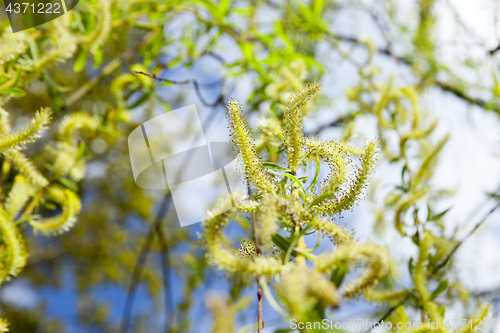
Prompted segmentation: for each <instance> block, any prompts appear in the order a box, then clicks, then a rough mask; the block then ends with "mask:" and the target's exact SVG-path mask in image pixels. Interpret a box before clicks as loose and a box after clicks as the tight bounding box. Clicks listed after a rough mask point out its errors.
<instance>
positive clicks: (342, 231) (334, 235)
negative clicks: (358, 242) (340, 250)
mask: <svg viewBox="0 0 500 333" xmlns="http://www.w3.org/2000/svg"><path fill="white" fill-rule="evenodd" d="M314 222H316V223H317V225H316V227H317V229H318V230H321V231H322V232H323V233H324V234H326V235H327V236H328V237H329V238H330V240H331V241H332V242H334V243H336V244H339V245H341V244H348V243H351V242H353V240H354V237H353V236H352V234H351V233H350V232H349V231H348V230H347V229H346V228H343V227H341V226H339V225H337V224H335V222H333V221H328V220H326V219H323V218H320V217H317V218H316V219H315V220H314Z"/></svg>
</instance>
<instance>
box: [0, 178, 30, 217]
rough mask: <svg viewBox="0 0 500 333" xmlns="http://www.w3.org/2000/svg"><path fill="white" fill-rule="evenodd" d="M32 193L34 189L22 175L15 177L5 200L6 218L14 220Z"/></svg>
mask: <svg viewBox="0 0 500 333" xmlns="http://www.w3.org/2000/svg"><path fill="white" fill-rule="evenodd" d="M34 193H35V189H34V187H33V186H32V185H31V184H29V183H28V182H27V181H26V178H25V177H24V176H23V175H17V176H16V178H15V179H14V185H13V186H12V189H11V190H10V192H9V195H8V196H7V199H6V200H5V212H6V213H7V216H8V217H9V218H10V219H12V220H13V219H15V218H16V217H17V216H18V215H19V213H20V212H21V209H22V208H23V207H24V205H25V204H26V202H28V200H29V198H30V196H32V195H33V194H34Z"/></svg>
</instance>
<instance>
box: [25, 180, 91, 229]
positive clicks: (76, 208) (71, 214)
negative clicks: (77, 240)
mask: <svg viewBox="0 0 500 333" xmlns="http://www.w3.org/2000/svg"><path fill="white" fill-rule="evenodd" d="M47 196H48V198H49V199H50V200H53V201H54V202H56V203H57V204H59V205H60V206H61V208H62V212H61V213H60V214H59V215H57V216H54V217H48V218H42V219H40V220H32V221H30V222H29V223H30V224H31V226H32V227H33V232H34V233H35V234H37V233H41V234H43V235H45V236H55V235H60V234H63V233H65V232H67V231H68V230H69V229H70V228H71V227H72V226H73V225H74V224H75V223H76V215H77V214H78V213H79V212H80V210H81V204H80V198H79V197H78V195H76V194H75V193H74V192H73V191H71V190H69V189H64V188H61V187H58V186H52V187H49V188H48V189H47Z"/></svg>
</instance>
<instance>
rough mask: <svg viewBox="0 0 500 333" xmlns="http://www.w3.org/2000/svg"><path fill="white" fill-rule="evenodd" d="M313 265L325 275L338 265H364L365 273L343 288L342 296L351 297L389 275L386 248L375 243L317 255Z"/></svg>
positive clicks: (388, 258) (348, 246)
mask: <svg viewBox="0 0 500 333" xmlns="http://www.w3.org/2000/svg"><path fill="white" fill-rule="evenodd" d="M314 264H315V268H316V270H317V271H319V272H327V273H328V272H331V271H332V270H333V269H334V268H335V267H337V265H340V264H348V265H357V264H365V265H366V269H365V272H364V273H362V274H361V275H360V276H359V277H358V278H357V279H355V280H354V281H353V282H350V283H349V284H348V285H347V286H346V287H344V295H345V296H347V297H353V296H355V295H356V294H358V293H361V292H363V291H364V290H365V289H366V288H367V287H370V286H373V285H374V284H376V283H377V282H378V281H379V280H380V279H381V278H382V277H383V276H384V275H386V274H388V273H389V266H390V256H389V252H388V250H387V248H385V247H383V246H381V245H378V244H375V243H371V242H367V243H362V244H359V243H350V244H347V245H344V246H340V247H339V248H338V249H337V250H336V251H335V252H330V253H325V254H321V255H319V256H318V257H316V258H315V259H314Z"/></svg>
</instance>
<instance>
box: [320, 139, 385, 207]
mask: <svg viewBox="0 0 500 333" xmlns="http://www.w3.org/2000/svg"><path fill="white" fill-rule="evenodd" d="M364 151H365V153H364V154H363V156H362V158H361V165H360V166H358V167H357V170H356V176H355V177H354V179H353V181H352V184H351V186H350V188H349V190H348V192H347V193H345V194H344V196H343V197H341V198H340V199H339V200H338V202H337V203H335V204H334V205H331V206H330V207H328V209H329V212H330V213H331V214H338V213H341V212H342V211H345V210H350V209H352V207H353V206H354V204H355V203H356V201H358V200H359V199H361V196H362V195H363V191H364V189H365V188H366V186H368V179H369V176H370V174H371V173H372V172H373V170H374V169H375V165H376V164H377V152H378V148H377V145H376V143H375V142H374V141H372V142H370V143H369V144H368V145H366V146H365V148H364Z"/></svg>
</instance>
